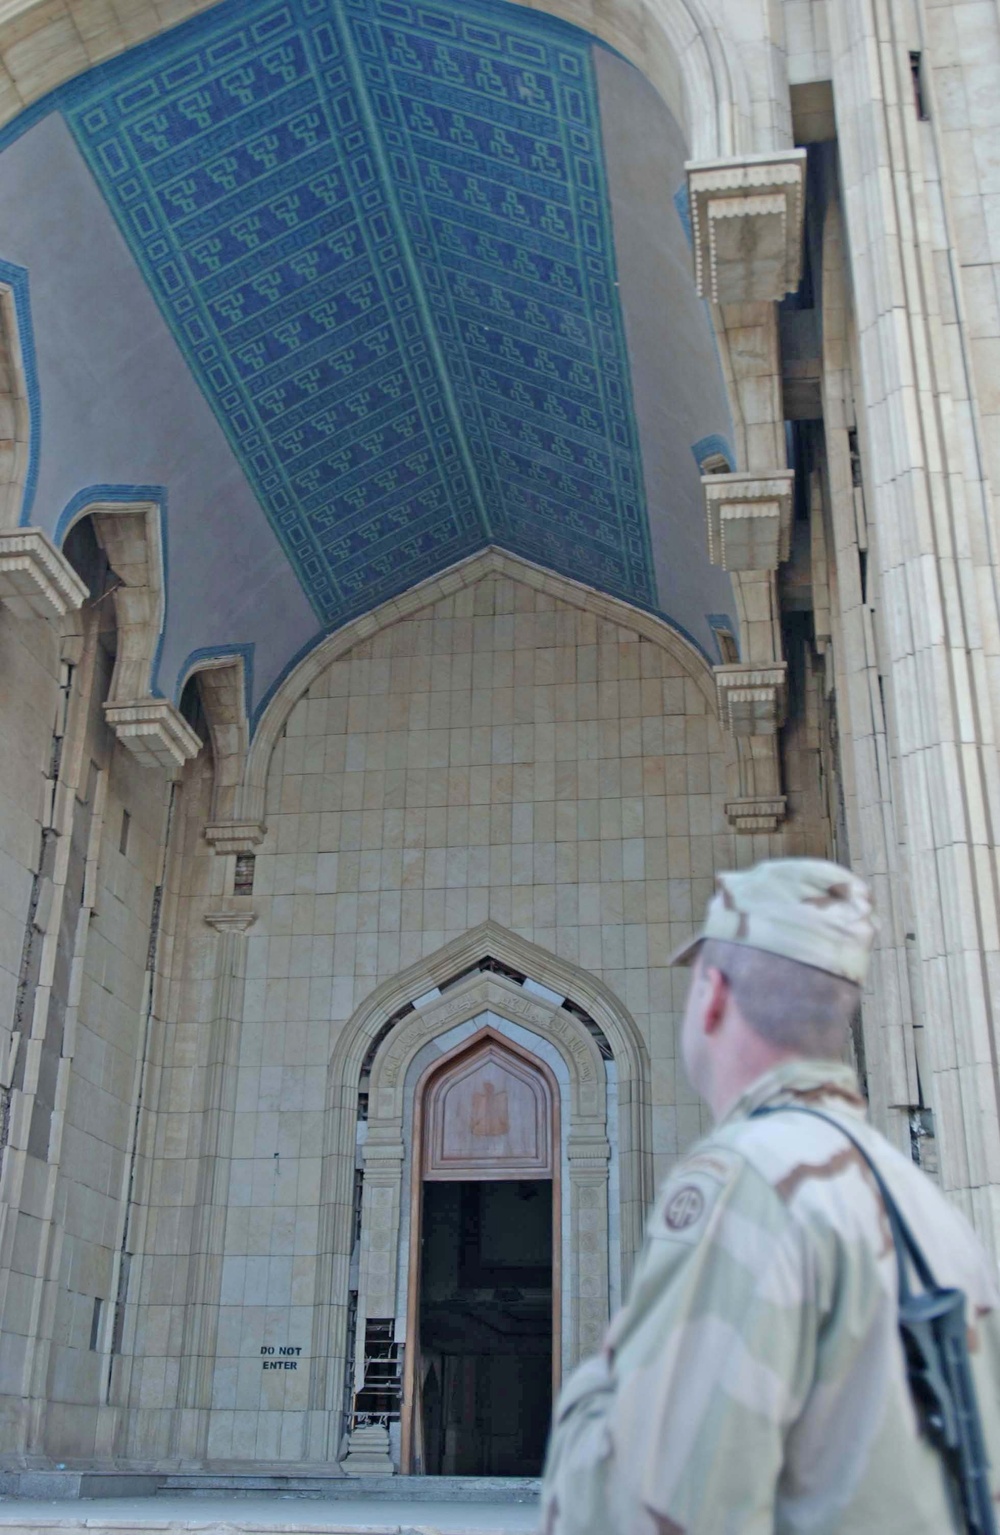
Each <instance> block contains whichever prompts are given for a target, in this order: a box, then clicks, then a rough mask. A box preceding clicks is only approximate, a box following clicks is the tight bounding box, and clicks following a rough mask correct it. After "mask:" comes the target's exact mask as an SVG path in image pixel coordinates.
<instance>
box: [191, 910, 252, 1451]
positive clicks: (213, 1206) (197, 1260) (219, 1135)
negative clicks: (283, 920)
mask: <svg viewBox="0 0 1000 1535" xmlns="http://www.w3.org/2000/svg"><path fill="white" fill-rule="evenodd" d="M256 917H257V914H256V912H253V911H251V910H249V908H244V909H238V908H237V909H232V910H225V911H216V912H210V913H208V914H207V915H206V917H205V921H206V922H207V924H208V926H209V927H211V928H214V929H215V931H216V932H217V933H218V935H219V936H218V941H217V952H216V970H215V988H214V992H213V996H212V1021H211V1024H210V1026H209V1037H208V1064H207V1072H206V1082H205V1092H204V1098H203V1105H204V1106H203V1110H202V1119H201V1145H200V1148H199V1163H198V1181H197V1187H196V1192H195V1199H194V1221H193V1226H192V1231H191V1253H190V1261H189V1265H188V1283H187V1300H186V1305H185V1312H184V1340H183V1345H182V1357H181V1369H180V1382H179V1387H178V1394H177V1400H178V1411H177V1413H176V1415H175V1419H174V1441H175V1442H174V1452H175V1453H176V1454H177V1455H180V1456H182V1457H185V1458H192V1459H194V1460H197V1461H202V1460H204V1458H205V1456H206V1454H207V1451H208V1419H209V1411H210V1409H211V1406H212V1380H213V1375H214V1372H215V1354H216V1340H217V1337H218V1330H219V1296H220V1292H221V1286H222V1263H223V1257H224V1254H225V1238H226V1214H227V1211H228V1208H229V1170H230V1164H231V1158H232V1149H233V1129H234V1125H235V1112H236V1086H237V1071H238V1067H239V1048H240V1026H241V1024H242V1021H243V987H244V977H245V969H246V941H245V935H246V933H247V930H248V929H249V928H250V927H251V926H252V925H253V923H254V922H255V921H256Z"/></svg>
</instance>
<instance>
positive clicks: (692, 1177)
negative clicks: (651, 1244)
mask: <svg viewBox="0 0 1000 1535" xmlns="http://www.w3.org/2000/svg"><path fill="white" fill-rule="evenodd" d="M745 1166H746V1163H745V1162H744V1160H743V1158H742V1157H741V1156H739V1155H738V1154H737V1153H736V1152H734V1151H729V1150H728V1149H727V1148H725V1147H721V1146H708V1147H704V1148H703V1149H702V1150H700V1151H697V1152H695V1153H694V1155H693V1156H691V1157H688V1159H687V1161H685V1162H682V1163H681V1165H680V1166H679V1167H677V1168H675V1169H674V1171H673V1172H672V1173H671V1175H670V1177H669V1178H668V1179H667V1181H666V1183H665V1184H664V1186H663V1188H662V1189H661V1190H660V1193H659V1196H658V1198H657V1200H656V1203H655V1205H654V1206H653V1213H652V1215H651V1216H650V1220H649V1228H648V1232H649V1236H650V1237H651V1238H652V1239H653V1240H654V1241H655V1240H661V1241H662V1240H666V1241H674V1242H687V1243H694V1242H697V1241H698V1240H699V1239H700V1237H701V1234H702V1232H703V1230H704V1229H705V1226H706V1224H707V1221H708V1217H709V1215H710V1214H711V1212H712V1209H713V1208H714V1206H715V1205H716V1204H717V1202H718V1200H719V1196H720V1195H721V1194H722V1193H723V1192H724V1190H725V1189H727V1188H728V1187H729V1185H730V1184H731V1183H732V1182H733V1181H734V1180H735V1179H736V1178H737V1177H738V1176H739V1174H740V1172H741V1171H742V1170H743V1169H744V1168H745Z"/></svg>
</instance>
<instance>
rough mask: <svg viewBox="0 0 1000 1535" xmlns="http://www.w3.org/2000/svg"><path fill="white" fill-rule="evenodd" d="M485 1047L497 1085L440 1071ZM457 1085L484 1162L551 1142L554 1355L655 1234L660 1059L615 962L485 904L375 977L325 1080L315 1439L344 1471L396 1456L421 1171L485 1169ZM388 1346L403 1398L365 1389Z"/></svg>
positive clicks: (540, 1150)
mask: <svg viewBox="0 0 1000 1535" xmlns="http://www.w3.org/2000/svg"><path fill="white" fill-rule="evenodd" d="M472 1047H474V1048H475V1049H476V1050H477V1051H478V1050H483V1051H484V1052H485V1051H493V1052H495V1054H494V1055H493V1056H492V1057H491V1059H493V1060H494V1062H497V1063H502V1064H503V1067H504V1071H505V1072H507V1073H509V1074H510V1078H509V1081H508V1083H507V1084H506V1085H505V1084H503V1083H501V1081H500V1079H499V1076H497V1077H496V1078H495V1080H494V1081H493V1089H494V1090H493V1091H492V1092H489V1091H488V1090H487V1089H486V1085H485V1082H479V1083H477V1082H476V1080H475V1071H474V1070H473V1072H472V1074H471V1075H469V1076H463V1075H462V1072H461V1071H459V1074H458V1076H457V1077H452V1076H451V1075H450V1074H448V1073H446V1074H445V1075H444V1076H439V1075H438V1073H439V1072H440V1071H441V1070H442V1068H443V1067H445V1066H447V1065H448V1064H449V1063H451V1062H452V1061H461V1062H462V1063H463V1064H464V1065H465V1066H468V1065H470V1064H471V1065H472V1066H473V1067H475V1064H476V1061H477V1057H476V1056H471V1057H470V1056H469V1055H468V1052H469V1050H470V1048H472ZM485 1059H486V1056H485V1055H484V1057H483V1060H485ZM515 1061H516V1062H517V1063H518V1065H517V1066H516V1067H515V1065H514V1062H515ZM480 1064H481V1063H480ZM519 1073H520V1075H519ZM515 1078H517V1085H515ZM542 1083H547V1084H548V1086H547V1088H546V1089H545V1091H544V1092H543V1090H542V1088H541V1085H540V1084H542ZM502 1092H506V1093H507V1100H506V1103H505V1104H504V1103H501V1102H500V1101H498V1096H497V1095H498V1094H499V1093H502ZM546 1092H547V1094H548V1097H547V1098H546V1096H545V1093H546ZM477 1093H478V1094H479V1096H478V1097H477ZM462 1094H464V1095H465V1108H466V1110H467V1120H468V1123H467V1125H466V1129H467V1130H468V1131H470V1132H471V1118H472V1115H473V1113H475V1116H476V1118H477V1121H478V1123H479V1127H480V1129H482V1130H483V1131H484V1132H486V1131H489V1132H490V1134H486V1133H484V1134H483V1135H482V1136H479V1137H473V1136H471V1134H469V1135H467V1136H466V1140H467V1141H468V1140H469V1139H472V1140H481V1141H482V1142H483V1143H484V1145H485V1144H486V1143H490V1145H491V1151H492V1152H493V1154H494V1157H493V1163H492V1167H493V1170H492V1171H489V1170H488V1169H487V1168H486V1166H485V1164H484V1168H483V1171H482V1172H481V1173H480V1174H479V1176H482V1177H484V1178H490V1179H493V1178H495V1177H496V1176H497V1171H498V1169H499V1170H500V1172H499V1175H500V1176H501V1177H503V1176H510V1177H511V1178H514V1177H515V1176H516V1177H517V1178H519V1179H521V1180H522V1181H526V1182H527V1181H531V1180H532V1179H536V1178H539V1177H544V1176H545V1174H544V1173H543V1172H540V1170H539V1169H540V1167H541V1166H542V1160H540V1159H543V1154H544V1155H548V1156H549V1157H550V1158H551V1161H550V1163H549V1167H550V1171H549V1174H548V1176H549V1177H550V1178H552V1180H553V1183H554V1185H557V1186H558V1200H559V1219H558V1230H557V1232H555V1240H554V1243H553V1253H552V1263H553V1272H554V1275H555V1273H556V1272H557V1271H558V1274H559V1286H558V1289H559V1298H558V1303H557V1304H558V1308H559V1315H558V1320H557V1325H556V1326H555V1327H554V1328H553V1334H554V1343H555V1345H556V1352H555V1353H554V1365H555V1369H554V1372H553V1373H554V1374H558V1373H561V1374H565V1373H566V1372H567V1371H568V1370H569V1369H571V1368H572V1366H573V1365H574V1364H575V1363H576V1361H577V1360H578V1359H581V1358H583V1357H584V1356H585V1355H587V1354H589V1353H591V1352H593V1350H594V1349H595V1348H597V1347H598V1346H599V1344H600V1341H601V1338H602V1336H603V1332H604V1328H605V1326H606V1324H607V1320H608V1316H609V1314H610V1311H611V1309H612V1307H613V1306H614V1305H615V1304H616V1303H617V1300H618V1297H619V1296H620V1294H621V1291H622V1288H623V1286H624V1285H625V1284H627V1282H628V1278H629V1275H630V1273H631V1267H632V1263H633V1261H634V1258H635V1255H636V1252H637V1250H638V1246H639V1243H640V1241H641V1233H642V1219H643V1212H644V1209H645V1206H646V1203H647V1200H648V1195H649V1183H650V1173H651V1166H650V1155H649V1145H650V1141H649V1125H648V1120H649V1072H648V1062H647V1057H646V1051H645V1047H644V1045H643V1043H642V1040H641V1037H640V1036H639V1034H638V1031H637V1029H636V1027H635V1024H634V1022H633V1021H632V1019H631V1018H630V1017H629V1015H628V1013H627V1012H626V1010H625V1009H624V1008H623V1007H622V1005H621V1004H620V1003H619V1002H618V1000H617V998H615V997H614V995H613V994H612V993H611V992H610V991H608V989H607V988H606V987H605V986H603V984H602V983H601V982H600V981H598V980H596V978H595V977H594V976H592V975H588V974H587V973H586V972H584V971H581V970H579V969H578V968H577V967H576V966H574V965H571V964H569V963H568V962H566V961H563V960H559V959H557V958H556V956H554V955H552V954H550V953H548V952H547V951H546V950H543V949H541V948H539V947H537V946H536V945H535V944H532V943H530V942H528V941H527V940H525V939H522V938H519V937H518V936H517V935H515V934H513V933H511V932H509V931H508V930H506V929H504V928H502V927H500V926H499V925H498V924H496V923H493V922H488V923H484V924H483V925H482V926H481V927H479V928H476V929H474V930H472V931H470V932H469V933H467V934H465V935H463V937H462V938H461V939H459V940H456V942H454V943H452V944H449V945H447V946H446V947H445V948H444V949H441V950H439V951H438V952H437V954H434V955H431V956H429V957H428V958H427V959H425V960H423V961H421V962H420V963H419V964H417V965H415V966H413V967H411V969H410V970H408V971H405V972H403V973H402V974H401V975H399V976H397V977H395V978H394V979H393V980H392V981H390V982H387V983H385V985H383V986H381V987H379V988H378V989H377V990H376V991H375V992H374V993H373V994H372V996H371V997H369V998H368V999H367V1001H366V1002H365V1003H364V1004H363V1005H362V1007H361V1008H359V1010H358V1012H357V1013H356V1014H355V1016H354V1018H353V1019H352V1020H351V1022H350V1024H349V1025H348V1026H347V1027H346V1028H345V1030H344V1032H343V1034H342V1035H341V1037H340V1039H339V1041H338V1043H337V1046H336V1049H335V1051H334V1055H333V1058H332V1060H331V1063H330V1073H329V1080H328V1094H327V1105H328V1112H327V1143H326V1147H325V1156H324V1165H323V1187H322V1191H321V1203H322V1212H321V1224H322V1232H323V1234H322V1237H321V1251H320V1256H319V1265H318V1273H317V1305H316V1308H315V1311H314V1331H313V1349H312V1352H313V1359H314V1361H315V1370H314V1374H313V1377H312V1380H311V1392H312V1395H311V1403H310V1406H311V1409H312V1412H311V1414H310V1423H311V1428H312V1430H313V1431H314V1433H315V1436H316V1437H315V1438H314V1439H313V1440H312V1442H311V1444H310V1447H309V1450H310V1458H316V1459H320V1458H324V1457H329V1458H331V1459H339V1458H341V1457H342V1456H343V1455H344V1452H345V1449H346V1451H347V1455H346V1460H344V1462H343V1463H344V1466H345V1469H346V1470H348V1471H349V1472H355V1471H356V1472H359V1473H364V1472H369V1471H389V1470H392V1469H398V1468H399V1467H400V1465H401V1450H402V1444H401V1437H400V1435H401V1420H402V1417H403V1414H404V1408H407V1409H408V1407H409V1405H410V1404H409V1402H404V1400H403V1388H404V1384H408V1387H409V1389H410V1390H412V1381H407V1382H406V1383H404V1379H403V1376H404V1373H405V1370H406V1368H407V1367H408V1365H407V1352H408V1351H407V1347H406V1345H407V1337H408V1329H409V1326H410V1318H409V1308H410V1301H411V1298H412V1294H411V1262H412V1258H411V1253H412V1251H413V1243H414V1241H416V1240H417V1234H416V1233H414V1231H413V1230H412V1218H413V1211H414V1208H415V1200H414V1194H413V1190H414V1184H415V1181H417V1182H422V1181H423V1170H424V1167H425V1165H429V1166H431V1167H432V1168H433V1169H434V1171H433V1172H432V1177H439V1178H447V1177H448V1176H449V1174H448V1171H447V1169H448V1167H449V1165H451V1166H452V1167H453V1168H454V1176H455V1178H456V1180H460V1181H461V1180H468V1179H472V1178H474V1177H475V1176H476V1174H475V1172H474V1171H472V1170H470V1168H469V1164H468V1158H466V1159H465V1160H464V1161H463V1160H462V1157H461V1144H460V1143H461V1140H462V1136H463V1134H464V1133H465V1132H464V1131H462V1130H461V1129H460V1128H458V1127H457V1125H456V1121H455V1118H454V1115H453V1116H452V1119H451V1121H449V1111H450V1110H452V1109H456V1108H457V1107H458V1106H459V1102H460V1098H461V1096H462ZM539 1094H541V1097H539ZM546 1104H547V1105H548V1107H547V1108H546V1107H545V1105H546ZM529 1106H531V1112H530V1114H529ZM546 1113H547V1114H548V1116H549V1118H548V1125H549V1128H548V1130H546V1129H545V1124H546V1117H545V1116H546ZM505 1117H506V1119H507V1121H508V1127H507V1129H506V1130H501V1128H500V1127H501V1125H502V1124H503V1122H504V1119H505ZM515 1117H516V1118H517V1119H518V1121H519V1126H520V1128H518V1127H517V1126H515V1124H514V1120H515ZM515 1130H516V1134H515ZM518 1137H520V1138H518ZM546 1137H548V1141H547V1142H546ZM546 1144H547V1147H548V1150H547V1152H546V1149H545V1148H546ZM480 1149H482V1148H480ZM466 1150H468V1147H466ZM518 1159H520V1160H521V1164H522V1165H521V1167H520V1170H518V1168H517V1165H516V1164H517V1162H518ZM504 1165H506V1168H507V1172H506V1173H504V1172H503V1171H502V1169H503V1167H504ZM379 1340H381V1341H379ZM379 1349H381V1350H382V1351H383V1354H384V1356H385V1358H386V1359H387V1361H388V1363H387V1365H386V1367H385V1370H384V1371H383V1372H382V1373H383V1374H385V1373H387V1374H390V1375H391V1374H392V1370H393V1367H394V1366H396V1367H398V1368H397V1375H396V1380H395V1387H394V1389H395V1390H396V1400H395V1402H393V1401H392V1400H391V1392H389V1393H382V1394H381V1395H380V1396H379V1395H373V1393H372V1392H371V1391H370V1389H369V1388H370V1386H371V1381H372V1377H373V1372H372V1368H371V1361H372V1360H373V1359H374V1358H376V1357H377V1356H378V1353H379ZM411 1357H412V1355H411ZM375 1373H376V1374H377V1373H379V1372H378V1370H376V1371H375ZM341 1427H342V1428H343V1434H346V1441H345V1439H344V1438H343V1437H342V1433H341Z"/></svg>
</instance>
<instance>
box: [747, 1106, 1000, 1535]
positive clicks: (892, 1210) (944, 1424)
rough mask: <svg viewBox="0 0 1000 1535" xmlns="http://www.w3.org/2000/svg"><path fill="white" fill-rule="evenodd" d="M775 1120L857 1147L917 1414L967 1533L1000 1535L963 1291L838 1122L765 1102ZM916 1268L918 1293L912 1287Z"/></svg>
mask: <svg viewBox="0 0 1000 1535" xmlns="http://www.w3.org/2000/svg"><path fill="white" fill-rule="evenodd" d="M771 1114H808V1115H809V1116H810V1118H812V1119H822V1120H823V1121H824V1123H826V1124H828V1125H831V1126H832V1127H833V1129H835V1130H839V1131H840V1133H841V1135H843V1136H845V1137H846V1139H847V1140H849V1141H850V1142H851V1144H852V1145H853V1146H854V1148H855V1150H856V1151H857V1152H858V1153H859V1154H860V1156H861V1157H862V1159H863V1160H864V1162H865V1164H866V1165H867V1167H868V1169H869V1171H870V1173H871V1175H872V1177H873V1178H874V1180H875V1186H876V1188H877V1189H878V1191H879V1195H880V1197H881V1200H882V1204H883V1205H884V1207H885V1213H886V1216H887V1218H888V1221H889V1230H890V1231H891V1233H892V1243H893V1247H894V1248H895V1252H896V1270H897V1273H898V1276H899V1331H900V1336H901V1339H902V1343H903V1349H904V1352H905V1355H906V1370H907V1376H908V1378H909V1383H910V1391H911V1393H912V1395H913V1399H914V1404H915V1406H916V1408H917V1413H918V1416H919V1418H920V1420H921V1422H922V1424H923V1428H924V1431H925V1433H926V1435H927V1437H928V1439H929V1440H930V1441H931V1443H932V1444H933V1445H934V1447H935V1449H937V1450H938V1451H939V1452H940V1454H941V1455H942V1456H943V1458H944V1462H945V1465H946V1467H947V1469H948V1472H949V1473H950V1475H951V1477H952V1479H953V1481H954V1485H955V1490H956V1493H957V1495H958V1500H959V1504H960V1506H961V1511H962V1516H963V1519H964V1522H965V1527H966V1529H967V1531H968V1532H969V1535H997V1525H996V1518H995V1513H994V1508H993V1498H992V1494H991V1491H990V1477H989V1462H988V1461H987V1458H986V1446H985V1443H984V1441H983V1429H982V1422H981V1420H980V1416H979V1407H978V1403H977V1401H976V1391H975V1383H974V1381H973V1378H972V1366H971V1364H970V1363H969V1347H968V1337H967V1334H966V1320H965V1295H964V1293H963V1292H962V1291H961V1290H955V1289H947V1288H945V1287H944V1286H942V1285H939V1284H938V1283H937V1282H936V1280H935V1278H934V1274H933V1272H932V1270H931V1266H930V1264H929V1263H928V1262H927V1258H926V1256H925V1254H924V1251H923V1248H922V1247H921V1246H920V1243H919V1242H918V1241H917V1239H916V1237H915V1236H914V1235H913V1232H912V1231H911V1229H910V1226H909V1224H908V1222H907V1221H906V1219H905V1217H904V1215H903V1212H902V1211H901V1210H900V1208H899V1206H898V1205H897V1203H896V1201H895V1200H894V1199H893V1197H892V1195H891V1194H890V1192H889V1190H888V1188H887V1186H886V1182H885V1179H884V1178H883V1177H882V1174H881V1172H880V1171H879V1169H878V1166H877V1165H876V1163H875V1161H874V1160H873V1158H872V1157H871V1155H870V1154H869V1152H868V1151H867V1150H866V1149H865V1147H864V1146H863V1145H862V1143H861V1141H860V1140H859V1139H858V1138H857V1136H855V1135H853V1134H852V1133H851V1131H850V1130H848V1129H847V1127H846V1126H845V1125H843V1124H842V1123H841V1122H840V1120H839V1119H834V1118H833V1116H832V1115H830V1114H823V1113H821V1112H820V1110H819V1109H810V1108H806V1107H805V1106H804V1105H803V1104H797V1103H783V1104H774V1105H768V1104H764V1105H762V1106H761V1107H760V1108H758V1109H755V1110H754V1111H753V1113H752V1114H751V1116H750V1117H751V1118H752V1119H759V1118H763V1117H764V1116H768V1115H771ZM911 1265H912V1267H913V1270H914V1272H915V1274H916V1276H917V1278H918V1280H919V1281H920V1285H921V1288H920V1289H915V1288H914V1287H913V1285H912V1284H911V1282H910V1266H911Z"/></svg>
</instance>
